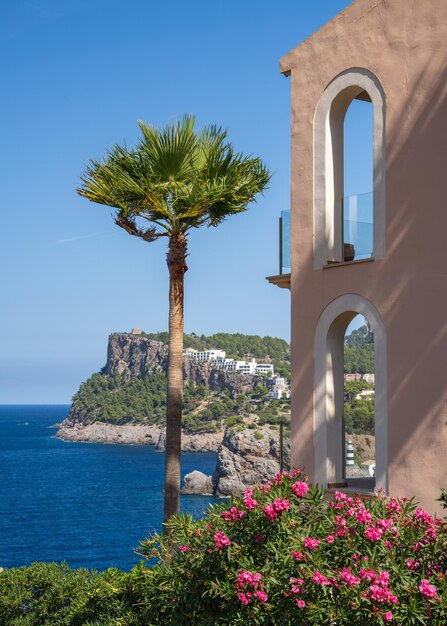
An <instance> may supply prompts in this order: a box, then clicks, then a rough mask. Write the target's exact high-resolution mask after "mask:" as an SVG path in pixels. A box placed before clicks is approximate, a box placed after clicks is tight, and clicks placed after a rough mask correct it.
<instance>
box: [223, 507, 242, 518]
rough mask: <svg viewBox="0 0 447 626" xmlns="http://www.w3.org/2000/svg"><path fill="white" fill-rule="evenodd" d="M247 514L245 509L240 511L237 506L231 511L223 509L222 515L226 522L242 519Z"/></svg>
mask: <svg viewBox="0 0 447 626" xmlns="http://www.w3.org/2000/svg"><path fill="white" fill-rule="evenodd" d="M244 515H245V511H240V510H239V509H238V508H237V507H236V506H233V507H231V509H230V510H229V511H223V512H222V513H221V514H220V516H221V517H222V518H223V519H224V520H225V521H226V522H231V521H233V522H235V521H237V520H240V519H242V518H243V517H244Z"/></svg>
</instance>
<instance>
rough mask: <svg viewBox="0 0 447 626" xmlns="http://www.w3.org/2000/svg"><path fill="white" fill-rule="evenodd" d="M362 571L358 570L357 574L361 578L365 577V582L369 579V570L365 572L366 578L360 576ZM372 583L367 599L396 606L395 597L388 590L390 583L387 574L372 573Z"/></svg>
mask: <svg viewBox="0 0 447 626" xmlns="http://www.w3.org/2000/svg"><path fill="white" fill-rule="evenodd" d="M362 572H363V570H360V572H359V574H360V576H361V577H362V578H363V577H365V578H366V579H367V580H370V579H371V576H370V574H371V570H369V571H367V573H366V576H362ZM373 581H374V584H372V585H371V586H370V588H369V597H370V598H371V600H374V601H375V602H379V603H380V604H383V603H387V604H397V602H398V600H397V596H395V595H394V594H393V593H392V592H391V590H390V589H389V588H388V585H389V582H390V574H389V572H380V573H379V574H376V573H375V572H373Z"/></svg>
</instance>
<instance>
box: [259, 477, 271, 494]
mask: <svg viewBox="0 0 447 626" xmlns="http://www.w3.org/2000/svg"><path fill="white" fill-rule="evenodd" d="M271 488H272V483H271V482H270V481H269V480H268V481H267V482H266V483H265V485H259V487H258V489H259V491H261V492H262V493H268V492H269V491H270V489H271Z"/></svg>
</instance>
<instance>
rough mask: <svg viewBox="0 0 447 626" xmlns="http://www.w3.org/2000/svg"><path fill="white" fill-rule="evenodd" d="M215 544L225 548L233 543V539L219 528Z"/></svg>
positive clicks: (217, 546) (215, 536)
mask: <svg viewBox="0 0 447 626" xmlns="http://www.w3.org/2000/svg"><path fill="white" fill-rule="evenodd" d="M214 545H215V546H216V548H218V549H219V550H222V549H223V548H227V547H228V546H229V545H231V541H230V540H229V539H228V537H227V536H226V535H225V534H224V533H223V532H222V531H221V530H218V531H217V533H215V535H214Z"/></svg>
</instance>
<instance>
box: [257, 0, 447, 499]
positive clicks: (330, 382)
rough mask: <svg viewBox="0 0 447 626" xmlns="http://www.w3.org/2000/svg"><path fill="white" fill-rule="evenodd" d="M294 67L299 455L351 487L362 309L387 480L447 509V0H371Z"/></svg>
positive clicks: (314, 474) (339, 19)
mask: <svg viewBox="0 0 447 626" xmlns="http://www.w3.org/2000/svg"><path fill="white" fill-rule="evenodd" d="M281 71H282V72H283V73H284V74H285V75H286V76H288V77H289V79H290V84H291V90H292V122H291V123H292V133H291V134H292V172H291V273H290V274H283V275H281V276H276V277H270V279H269V280H270V281H271V282H273V283H275V284H278V285H279V286H283V287H290V289H291V307H292V311H291V325H292V390H291V391H292V451H293V452H292V454H293V463H294V465H296V466H299V467H304V468H305V470H306V472H307V473H308V474H309V476H310V478H311V479H312V480H314V481H316V482H319V483H321V484H323V485H325V486H326V487H327V486H328V485H329V486H330V485H331V484H337V483H340V482H342V481H343V478H344V461H343V459H344V433H343V339H344V334H345V331H346V328H347V326H348V324H349V323H350V321H351V320H352V318H353V317H354V316H355V315H356V314H358V313H361V314H363V315H364V316H365V317H366V318H367V320H368V321H369V323H370V325H371V328H372V330H373V332H374V339H375V359H376V362H375V384H376V449H377V452H376V488H377V487H379V488H382V489H383V490H384V491H385V492H386V493H388V494H390V495H401V496H403V495H408V496H411V495H414V496H416V498H417V500H418V501H420V502H421V503H422V504H423V505H424V506H426V507H427V508H428V509H429V510H435V509H436V508H437V507H436V504H435V498H437V497H438V496H439V490H440V488H441V487H442V486H444V487H447V243H446V238H447V2H446V0H423V1H421V0H356V1H355V2H353V3H352V4H351V5H350V6H349V7H348V8H347V9H345V10H344V11H343V12H342V13H340V14H338V15H337V16H336V17H334V19H332V20H331V21H330V22H329V23H327V24H326V25H325V26H323V27H322V28H321V29H320V30H319V31H317V32H316V33H315V34H313V35H312V36H311V37H309V38H308V39H307V40H306V41H304V42H303V43H301V44H300V45H299V46H297V47H296V48H295V49H293V50H292V51H291V52H289V53H288V54H287V55H286V56H285V57H284V58H283V59H282V60H281ZM355 98H359V99H363V100H368V101H370V102H371V103H372V107H373V119H374V124H373V126H374V137H373V154H374V157H373V163H374V165H373V189H372V195H371V196H370V198H369V200H370V203H371V207H370V208H371V250H370V252H369V254H367V255H366V256H365V255H362V258H358V257H357V256H355V251H353V250H352V248H351V247H350V246H349V245H348V244H350V243H352V242H350V241H349V240H347V239H346V232H345V228H344V224H346V221H344V220H346V214H345V213H344V212H345V211H346V204H347V203H346V199H345V201H344V200H343V198H344V195H345V194H344V189H343V184H344V183H343V123H344V116H345V113H346V110H347V108H348V106H349V104H350V103H351V102H352V100H353V99H355ZM365 191H371V190H365ZM355 202H356V201H355ZM355 202H354V212H353V214H354V215H355V214H356V210H357V208H356V207H357V204H355ZM353 254H354V259H353V260H348V259H350V258H351V257H352V255H353Z"/></svg>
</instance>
